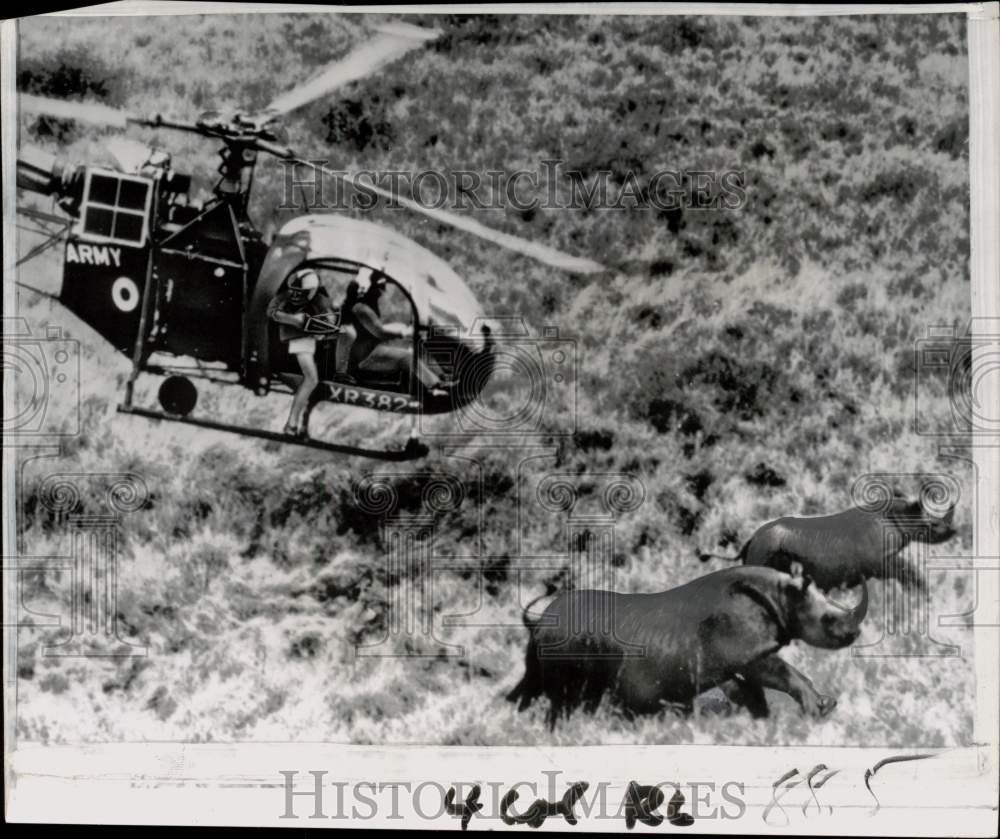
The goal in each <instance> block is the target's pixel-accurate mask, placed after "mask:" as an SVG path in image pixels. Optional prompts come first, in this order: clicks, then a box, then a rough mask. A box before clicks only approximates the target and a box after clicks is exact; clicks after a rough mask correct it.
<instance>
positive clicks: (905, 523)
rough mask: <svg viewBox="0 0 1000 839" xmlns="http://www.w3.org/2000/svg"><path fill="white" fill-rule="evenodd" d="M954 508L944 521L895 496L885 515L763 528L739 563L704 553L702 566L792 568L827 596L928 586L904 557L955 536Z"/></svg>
mask: <svg viewBox="0 0 1000 839" xmlns="http://www.w3.org/2000/svg"><path fill="white" fill-rule="evenodd" d="M954 516H955V506H954V504H953V505H952V506H951V507H949V508H948V509H947V510H946V511H945V512H944V513H943V514H942V515H940V516H938V515H934V514H932V513H930V512H928V511H927V510H925V509H924V507H923V505H922V504H921V503H920V501H919V500H908V499H907V498H906V497H904V496H902V495H899V494H896V495H894V496H893V498H892V499H891V501H890V502H889V503H888V504H887V505H886V508H885V509H884V510H879V511H877V512H869V511H866V510H862V509H859V508H857V507H854V508H851V509H850V510H845V511H844V512H842V513H835V514H834V515H830V516H813V517H809V518H794V517H791V516H784V517H782V518H780V519H775V520H774V521H770V522H768V523H767V524H764V525H761V526H760V527H759V528H757V530H756V532H755V533H754V534H753V536H751V537H750V538H749V539H748V540H747V542H746V543H745V544H744V545H743V547H742V549H741V550H740V552H739V554H737V555H736V556H735V557H731V556H722V555H719V554H712V553H703V554H700V555H699V558H700V559H701V561H702V562H706V561H708V560H709V559H712V558H718V559H730V560H735V561H739V562H743V563H744V564H746V565H760V566H767V567H769V568H775V569H777V570H779V571H788V570H789V569H790V568H791V565H792V563H798V564H800V565H801V566H802V568H803V569H804V571H805V573H806V574H807V575H808V576H809V577H811V578H812V580H813V581H814V582H815V583H816V585H817V586H819V587H820V588H821V589H823V590H824V591H830V590H831V589H835V588H846V587H853V586H857V585H859V584H861V583H863V582H865V581H866V580H868V579H871V578H873V577H874V578H880V579H897V580H899V582H900V583H904V584H905V583H906V581H907V580H912V581H913V582H914V583H915V585H916V586H917V587H918V588H920V589H923V588H925V587H926V583H925V581H924V579H923V577H922V576H921V575H920V574H919V573H918V571H917V569H916V568H913V567H912V566H911V565H910V564H908V563H906V562H904V561H903V559H902V558H901V557H900V554H901V552H902V550H903V548H905V547H906V546H907V545H908V544H910V542H926V543H928V544H932V545H936V544H940V543H942V542H947V541H948V540H950V539H951V538H953V537H954V535H955V532H956V531H955V528H954V526H953V521H954Z"/></svg>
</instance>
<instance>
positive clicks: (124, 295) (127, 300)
mask: <svg viewBox="0 0 1000 839" xmlns="http://www.w3.org/2000/svg"><path fill="white" fill-rule="evenodd" d="M111 299H112V300H113V301H114V304H115V306H117V307H118V308H119V309H121V311H123V312H131V311H132V310H133V309H135V307H136V306H138V305H139V287H138V286H137V285H136V284H135V280H133V279H132V278H131V277H119V278H118V279H117V280H115V282H114V284H113V285H112V286H111Z"/></svg>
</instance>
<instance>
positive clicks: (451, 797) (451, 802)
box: [444, 784, 483, 830]
mask: <svg viewBox="0 0 1000 839" xmlns="http://www.w3.org/2000/svg"><path fill="white" fill-rule="evenodd" d="M479 792H480V789H479V784H476V785H475V786H474V787H473V788H472V790H471V791H470V792H469V794H468V795H467V796H466V797H465V802H464V803H462V804H455V794H456V793H455V788H454V787H451V789H449V790H448V792H447V793H445V796H444V808H445V810H446V811H447V813H448V815H450V816H461V817H462V830H467V829H468V827H469V821H470V820H471V819H472V816H473V815H474V814H475V813H478V812H479V811H480V810H482V809H483V805H482V804H480V803H479Z"/></svg>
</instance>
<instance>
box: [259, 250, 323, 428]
mask: <svg viewBox="0 0 1000 839" xmlns="http://www.w3.org/2000/svg"><path fill="white" fill-rule="evenodd" d="M335 312H336V309H335V308H334V305H333V303H332V301H331V300H330V296H329V295H328V294H327V292H326V289H325V288H323V286H322V284H321V283H320V281H319V275H318V274H317V273H316V272H315V271H314V270H312V269H311V268H304V269H302V270H301V271H296V272H295V273H294V274H292V276H291V277H289V279H288V283H287V287H286V288H285V290H283V291H279V292H278V293H277V294H276V295H274V298H273V299H272V300H271V303H270V304H269V305H268V307H267V316H268V318H270V319H271V320H273V321H274V322H275V323H277V324H278V325H279V338H280V339H281V340H282V341H285V342H287V343H288V352H289V354H290V355H294V356H295V358H296V360H297V361H298V362H299V368H300V369H301V370H302V382H301V383H300V384H299V386H298V388H297V389H296V391H295V395H294V396H293V397H292V408H291V411H290V412H289V414H288V422H287V423H285V434H291V435H293V436H295V437H308V436H309V430H308V428H307V423H308V419H307V416H308V410H307V409H308V406H309V397H310V396H312V393H313V391H314V390H315V389H316V386H317V385H318V384H319V373H318V371H317V370H316V338H315V336H314V335H310V334H309V333H308V332H306V328H305V327H306V323H307V321H308V320H309V318H312V317H316V316H320V315H326V314H331V313H335Z"/></svg>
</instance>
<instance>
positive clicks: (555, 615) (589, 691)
mask: <svg viewBox="0 0 1000 839" xmlns="http://www.w3.org/2000/svg"><path fill="white" fill-rule="evenodd" d="M791 570H792V572H793V573H785V572H782V571H778V570H776V569H774V568H764V567H745V566H739V567H735V568H727V569H723V570H721V571H716V572H715V573H711V574H706V575H704V576H702V577H699V578H697V579H695V580H693V581H691V582H689V583H687V584H685V585H682V586H679V587H677V588H673V589H669V590H668V591H662V592H657V593H653V594H619V593H616V592H611V591H600V590H573V591H565V592H563V593H561V594H559V595H558V596H557V597H556V598H555V599H554V600H553V601H552V602H551V603H549V605H548V606H547V607H546V608H545V610H544V612H543V613H542V615H541V616H540V617H539V618H537V619H532V618H530V617H529V615H528V610H529V609H530V608H531V606H532V605H533V604H534V603H535V602H537V601H538V600H539V599H541V598H537V599H536V600H535V601H532V603H529V604H528V606H527V607H526V609H525V611H524V616H523V620H524V625H525V627H527V628H528V630H529V632H530V637H529V640H528V646H527V652H526V654H525V672H524V676H523V678H522V679H521V681H520V682H518V684H517V686H516V687H514V689H513V690H511V691H510V693H508V694H507V700H508V701H510V702H516V703H517V708H518V710H519V711H523V710H524V709H526V708H527V707H529V706H530V705H531V704H532V702H533V701H534V700H535V699H537V698H539V697H542V696H544V697H546V698H547V699H548V700H549V710H548V717H547V722H548V725H549V727H550V728H554V727H555V725H556V721H557V720H558V719H559V718H560V716H564V715H567V714H569V713H571V712H572V711H574V710H575V709H577V708H578V707H580V706H581V705H582V706H583V709H584V711H587V712H593V711H594V710H595V709H596V708H597V706H598V704H599V703H600V701H601V699H602V697H604V696H605V695H608V696H609V697H610V699H611V700H612V702H614V703H615V704H617V705H618V706H619V707H620V708H621V709H622V710H623V711H625V712H626V714H628V715H634V714H649V713H655V712H657V711H660V710H662V709H663V708H665V707H675V708H680V709H681V710H682V711H683V712H685V713H690V712H691V711H692V710H693V705H694V699H695V697H697V696H698V695H699V694H702V693H703V692H706V691H708V690H710V689H712V688H714V687H720V688H721V689H722V690H723V692H724V693H725V694H726V696H727V697H729V699H730V700H731V701H733V702H735V703H736V704H738V705H742V706H743V707H745V708H747V710H749V711H750V713H751V714H752V715H753V716H755V717H765V716H767V715H768V706H767V701H766V699H765V696H764V688H772V689H774V690H779V691H783V692H784V693H787V694H789V695H790V696H792V697H793V698H794V699H795V700H796V701H797V702H798V704H799V705H800V706H801V708H802V710H803V712H805V713H807V714H809V715H811V716H813V717H823V716H826V715H827V714H829V713H830V711H832V710H833V708H834V707H835V706H836V700H835V699H834V698H833V697H831V696H826V695H823V694H820V693H819V692H818V691H817V690H816V689H815V687H813V684H812V682H810V680H809V679H808V678H807V677H806V676H804V675H803V674H802V673H800V672H799V671H798V670H796V669H795V668H794V667H792V666H791V665H789V664H788V663H786V662H785V661H784V660H782V659H781V658H780V657H779V656H778V655H777V652H778V650H780V649H781V648H782V647H784V646H785V645H787V644H789V643H790V642H792V641H794V640H800V641H804V642H805V643H807V644H811V645H813V646H816V647H822V648H825V649H839V648H842V647H846V646H848V645H849V644H851V643H852V642H853V641H854V640H855V639H856V638H857V637H858V634H859V624H860V622H861V619H862V618H863V616H864V612H865V611H866V610H867V608H868V599H867V590H865V591H864V592H863V593H862V598H861V602H860V603H859V604H858V606H856V607H855V608H853V609H848V608H845V607H844V606H841V605H839V604H837V603H835V602H833V601H832V600H828V599H827V597H826V595H824V594H823V592H822V591H820V589H819V588H818V586H816V585H815V584H814V583H813V582H812V581H811V580H810V579H809V578H808V576H807V575H805V574H804V573H803V571H802V569H801V567H799V566H795V567H794V568H792V569H791ZM544 596H545V595H543V597H544Z"/></svg>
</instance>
